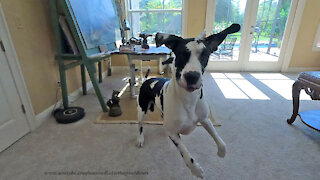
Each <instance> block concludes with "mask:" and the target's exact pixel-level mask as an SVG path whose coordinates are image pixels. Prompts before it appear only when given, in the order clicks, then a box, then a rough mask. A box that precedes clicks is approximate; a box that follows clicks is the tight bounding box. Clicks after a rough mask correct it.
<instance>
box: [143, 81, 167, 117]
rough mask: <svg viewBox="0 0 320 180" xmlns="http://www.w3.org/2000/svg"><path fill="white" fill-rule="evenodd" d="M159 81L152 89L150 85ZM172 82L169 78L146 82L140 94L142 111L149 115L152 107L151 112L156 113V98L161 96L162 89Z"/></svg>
mask: <svg viewBox="0 0 320 180" xmlns="http://www.w3.org/2000/svg"><path fill="white" fill-rule="evenodd" d="M155 81H157V83H156V84H155V85H154V87H153V88H151V87H150V84H151V83H153V82H155ZM167 81H170V79H169V78H151V79H148V80H146V81H145V82H144V83H143V84H142V86H141V88H140V93H139V106H140V107H141V109H142V111H143V112H145V113H147V111H148V106H149V104H150V103H151V105H150V110H151V111H154V104H155V98H156V96H158V97H159V96H160V92H161V89H162V87H163V85H164V84H165V83H166V82H167Z"/></svg>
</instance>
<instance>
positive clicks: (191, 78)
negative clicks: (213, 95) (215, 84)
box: [183, 71, 200, 85]
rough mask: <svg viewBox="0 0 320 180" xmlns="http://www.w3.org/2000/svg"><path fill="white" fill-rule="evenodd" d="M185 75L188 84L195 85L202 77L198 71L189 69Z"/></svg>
mask: <svg viewBox="0 0 320 180" xmlns="http://www.w3.org/2000/svg"><path fill="white" fill-rule="evenodd" d="M183 77H184V79H185V80H186V82H187V84H188V85H193V84H196V83H197V82H198V80H199V78H200V73H199V72H197V71H189V72H187V73H184V75H183Z"/></svg>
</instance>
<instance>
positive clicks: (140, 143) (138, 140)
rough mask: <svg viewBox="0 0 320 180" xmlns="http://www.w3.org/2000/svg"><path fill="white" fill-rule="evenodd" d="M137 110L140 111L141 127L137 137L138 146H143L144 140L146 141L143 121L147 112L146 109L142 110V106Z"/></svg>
mask: <svg viewBox="0 0 320 180" xmlns="http://www.w3.org/2000/svg"><path fill="white" fill-rule="evenodd" d="M137 112H138V127H139V134H138V137H137V146H138V147H142V146H143V142H144V136H143V130H144V129H143V122H144V118H145V116H146V113H145V112H144V111H142V109H141V108H140V106H138V107H137Z"/></svg>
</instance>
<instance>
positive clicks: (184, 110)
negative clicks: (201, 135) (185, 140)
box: [164, 96, 199, 134]
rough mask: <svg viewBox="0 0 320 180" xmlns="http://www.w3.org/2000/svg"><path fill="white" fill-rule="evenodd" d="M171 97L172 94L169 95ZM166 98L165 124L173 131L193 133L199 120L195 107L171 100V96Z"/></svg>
mask: <svg viewBox="0 0 320 180" xmlns="http://www.w3.org/2000/svg"><path fill="white" fill-rule="evenodd" d="M169 97H170V96H169ZM169 97H166V98H165V106H164V125H165V127H166V128H167V129H170V131H171V132H175V133H180V134H189V133H191V132H192V131H193V130H194V129H195V127H196V125H197V122H198V121H199V118H198V116H197V114H196V110H195V107H188V106H185V104H183V103H181V102H170V103H167V102H166V100H167V101H170V98H169Z"/></svg>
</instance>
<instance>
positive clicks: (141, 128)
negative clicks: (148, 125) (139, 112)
mask: <svg viewBox="0 0 320 180" xmlns="http://www.w3.org/2000/svg"><path fill="white" fill-rule="evenodd" d="M142 131H143V127H142V126H141V127H140V134H142Z"/></svg>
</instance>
